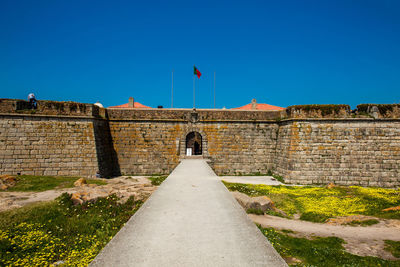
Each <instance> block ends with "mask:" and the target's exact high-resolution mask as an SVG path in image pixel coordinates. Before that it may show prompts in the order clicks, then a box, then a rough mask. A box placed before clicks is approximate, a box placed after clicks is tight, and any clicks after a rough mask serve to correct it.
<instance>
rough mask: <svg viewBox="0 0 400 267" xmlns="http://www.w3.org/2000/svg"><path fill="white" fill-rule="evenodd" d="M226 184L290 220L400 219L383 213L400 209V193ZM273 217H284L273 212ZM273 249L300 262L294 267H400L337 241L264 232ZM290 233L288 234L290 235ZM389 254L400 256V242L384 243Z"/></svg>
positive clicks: (398, 215)
mask: <svg viewBox="0 0 400 267" xmlns="http://www.w3.org/2000/svg"><path fill="white" fill-rule="evenodd" d="M224 184H225V185H226V186H227V188H228V189H229V190H231V191H239V192H242V193H245V194H247V195H249V196H267V197H269V198H271V199H272V201H274V203H275V206H276V207H277V208H279V209H281V210H283V211H284V212H285V213H286V214H287V215H288V216H287V217H288V218H293V216H294V215H295V214H297V215H299V216H300V219H301V220H307V221H311V222H325V221H326V220H327V219H329V218H334V217H337V216H350V215H369V216H375V217H378V218H391V219H400V211H398V210H397V211H396V210H391V211H383V209H386V208H390V207H393V206H398V205H400V190H393V189H383V188H362V187H357V186H351V187H333V188H330V189H328V188H325V187H311V186H305V187H295V186H293V187H292V186H266V185H250V184H235V183H226V182H224ZM270 214H271V215H279V216H282V215H281V214H279V213H277V212H274V211H271V212H270ZM376 222H378V221H377V220H373V219H372V220H367V221H361V222H358V221H354V222H352V223H350V224H352V225H358V224H360V225H371V224H374V223H376ZM260 230H261V231H262V233H263V234H264V235H265V236H266V237H267V238H268V240H269V241H270V242H271V244H272V245H273V246H274V248H275V249H276V250H277V251H278V252H279V253H280V254H281V255H282V256H283V257H285V258H291V257H294V258H296V259H299V260H301V262H297V263H293V265H294V266H296V265H297V266H400V261H387V260H383V259H379V258H376V257H361V256H357V255H353V254H350V253H348V252H346V251H345V249H344V248H343V243H344V241H343V240H342V239H340V238H337V237H328V238H322V237H314V238H313V239H307V238H298V237H293V236H290V232H291V231H287V230H286V231H285V230H283V231H278V230H275V229H273V228H261V227H260ZM288 233H289V234H288ZM385 245H386V250H388V251H390V252H391V253H392V254H393V256H395V257H399V256H400V242H397V241H390V240H387V241H385Z"/></svg>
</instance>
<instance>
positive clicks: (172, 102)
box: [171, 70, 174, 108]
mask: <svg viewBox="0 0 400 267" xmlns="http://www.w3.org/2000/svg"><path fill="white" fill-rule="evenodd" d="M173 107H174V70H172V88H171V108H173Z"/></svg>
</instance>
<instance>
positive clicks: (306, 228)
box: [248, 214, 400, 260]
mask: <svg viewBox="0 0 400 267" xmlns="http://www.w3.org/2000/svg"><path fill="white" fill-rule="evenodd" d="M248 216H249V217H250V219H251V220H252V221H253V222H255V223H257V224H260V225H261V226H262V227H273V228H275V229H279V230H292V231H294V232H295V233H290V234H289V235H291V236H294V237H306V238H313V237H315V236H320V237H329V236H336V237H339V238H342V239H343V240H344V241H345V242H346V244H344V245H343V247H344V248H345V249H346V251H348V252H349V253H352V254H355V255H360V256H374V257H379V258H383V259H387V260H398V258H396V257H394V256H393V255H392V254H391V253H390V252H388V251H385V250H384V249H383V248H384V240H393V241H400V220H383V219H378V218H375V217H372V218H373V219H377V220H379V221H380V222H379V224H375V225H372V226H367V227H365V226H345V225H340V224H337V225H333V224H326V223H313V222H307V221H300V220H291V219H286V218H281V217H276V216H271V215H254V214H248Z"/></svg>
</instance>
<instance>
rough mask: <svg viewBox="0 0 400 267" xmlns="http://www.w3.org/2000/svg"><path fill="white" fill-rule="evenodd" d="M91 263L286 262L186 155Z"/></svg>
mask: <svg viewBox="0 0 400 267" xmlns="http://www.w3.org/2000/svg"><path fill="white" fill-rule="evenodd" d="M91 266H287V265H286V263H285V262H284V260H283V259H282V258H281V257H280V256H279V254H278V253H277V252H276V251H275V250H274V248H273V247H272V246H271V245H270V243H269V242H268V241H267V239H266V238H265V237H264V236H263V235H262V234H261V232H260V231H259V230H258V229H257V227H256V226H255V224H254V223H253V222H251V221H250V219H249V218H248V217H247V215H246V213H245V212H244V210H243V209H242V208H241V207H240V206H239V204H238V203H237V202H236V200H235V199H234V198H233V197H232V196H231V194H230V193H229V191H228V190H227V189H226V188H225V187H224V185H223V184H222V183H221V181H220V180H219V178H218V177H217V176H216V175H215V173H214V172H213V171H212V169H211V168H210V167H209V166H208V164H207V163H206V162H205V160H203V159H185V160H183V161H182V162H181V163H180V164H179V165H178V167H177V168H176V169H175V170H174V171H173V172H172V173H171V175H170V176H169V177H168V178H167V179H166V180H165V181H164V183H163V184H162V185H161V186H160V188H158V190H157V191H156V192H155V193H153V195H152V196H151V197H150V198H149V199H148V200H147V201H146V203H145V204H144V205H143V206H142V207H141V208H140V210H139V211H138V212H137V213H136V214H135V215H134V216H132V218H131V219H130V220H129V221H128V222H127V224H126V225H125V226H124V227H123V228H122V229H121V231H119V232H118V234H117V235H116V236H115V237H114V238H113V239H112V240H111V241H110V243H108V244H107V246H106V247H105V248H104V249H103V250H102V251H101V252H100V254H99V255H98V256H97V257H96V258H95V260H94V261H93V262H92V263H91Z"/></svg>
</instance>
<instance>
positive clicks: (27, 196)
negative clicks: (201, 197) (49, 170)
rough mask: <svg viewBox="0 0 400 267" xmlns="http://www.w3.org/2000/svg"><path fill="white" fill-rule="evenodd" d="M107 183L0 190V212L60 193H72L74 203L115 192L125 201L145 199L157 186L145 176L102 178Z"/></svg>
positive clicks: (56, 195) (50, 197)
mask: <svg viewBox="0 0 400 267" xmlns="http://www.w3.org/2000/svg"><path fill="white" fill-rule="evenodd" d="M104 181H106V182H107V185H96V184H83V185H82V186H78V187H72V188H64V189H56V190H48V191H44V192H10V191H7V192H0V212H1V211H5V210H9V209H13V208H19V207H22V206H25V205H27V204H31V203H34V202H40V201H51V200H54V199H55V198H57V197H58V196H60V195H61V194H62V193H69V194H73V195H74V198H75V199H76V200H73V201H74V202H76V204H81V203H83V202H84V201H92V200H94V199H97V198H99V197H103V196H105V197H106V196H108V195H111V194H116V195H117V196H118V197H119V198H120V199H121V200H120V201H121V202H125V201H126V200H128V198H129V197H130V196H134V198H135V200H146V199H147V198H148V197H149V196H150V195H151V194H152V193H153V192H154V191H155V190H156V188H157V186H153V185H152V184H151V181H150V180H149V179H147V178H146V177H145V176H137V177H131V176H120V177H116V178H113V179H104Z"/></svg>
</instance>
